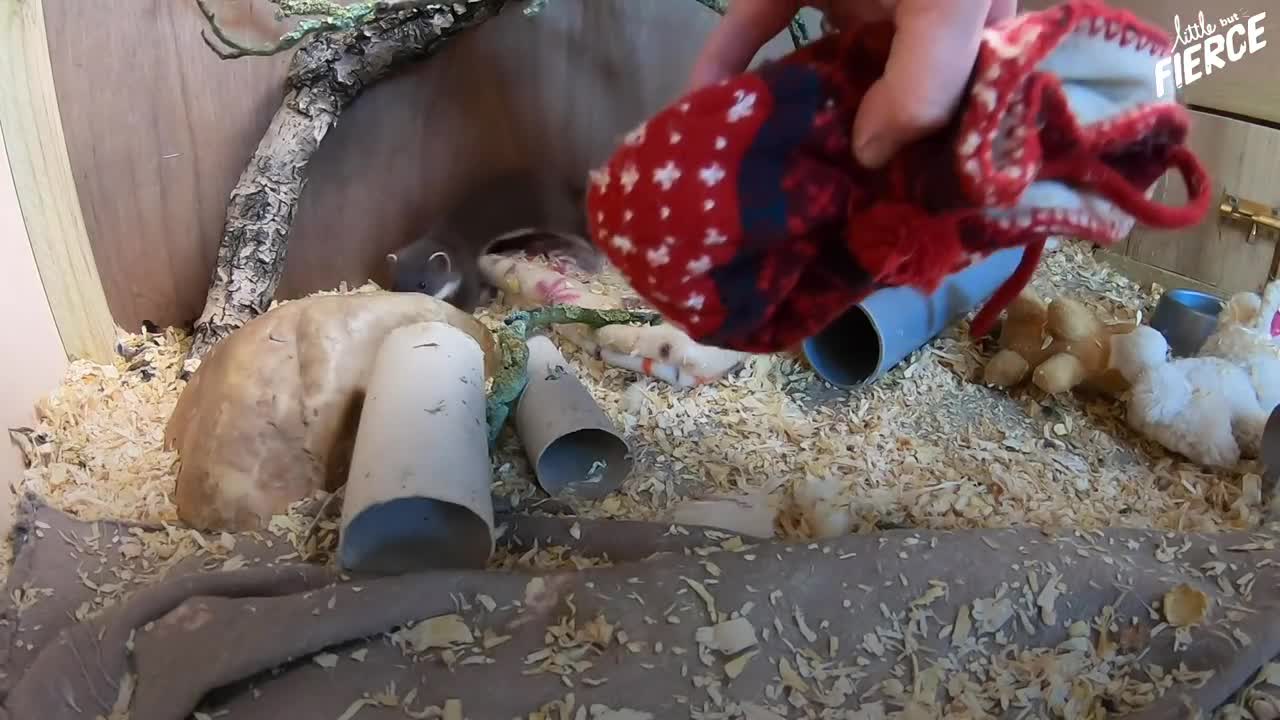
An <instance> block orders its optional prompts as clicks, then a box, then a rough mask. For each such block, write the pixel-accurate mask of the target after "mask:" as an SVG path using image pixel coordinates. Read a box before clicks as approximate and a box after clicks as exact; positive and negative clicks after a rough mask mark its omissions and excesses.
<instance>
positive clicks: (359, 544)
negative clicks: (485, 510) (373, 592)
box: [339, 497, 492, 575]
mask: <svg viewBox="0 0 1280 720" xmlns="http://www.w3.org/2000/svg"><path fill="white" fill-rule="evenodd" d="M491 543H492V538H491V537H490V533H489V527H488V525H486V524H485V521H484V519H483V518H481V517H480V516H478V515H476V514H475V513H474V512H472V511H471V510H469V509H467V508H465V507H463V506H461V505H456V504H454V503H451V502H445V501H443V500H433V499H431V498H425V497H410V498H398V499H395V500H389V501H387V502H383V503H378V504H377V505H374V506H372V507H369V508H366V509H365V510H364V512H362V513H360V514H359V515H357V516H356V517H355V518H353V519H352V520H351V523H350V524H349V525H348V526H347V528H346V532H344V533H343V536H342V543H341V547H340V551H339V552H340V554H341V558H340V560H341V562H342V567H343V568H346V569H348V570H350V571H352V572H360V573H371V574H375V575H400V574H404V573H408V572H417V571H420V570H446V569H448V570H453V569H478V568H483V567H485V565H486V564H487V563H488V562H489V555H490V551H491V548H490V546H491Z"/></svg>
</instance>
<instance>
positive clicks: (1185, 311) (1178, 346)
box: [1151, 288, 1223, 357]
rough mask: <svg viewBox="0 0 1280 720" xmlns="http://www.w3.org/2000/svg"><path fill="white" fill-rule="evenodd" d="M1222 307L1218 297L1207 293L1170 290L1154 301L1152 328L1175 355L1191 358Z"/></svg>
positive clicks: (1186, 289)
mask: <svg viewBox="0 0 1280 720" xmlns="http://www.w3.org/2000/svg"><path fill="white" fill-rule="evenodd" d="M1222 307H1223V302H1222V299H1221V298H1219V297H1217V296H1215V295H1210V294H1209V293H1206V292H1201V291H1199V290H1191V289H1189V288H1177V289H1174V290H1169V291H1168V292H1166V293H1165V294H1164V295H1162V296H1161V297H1160V302H1158V303H1156V311H1155V313H1154V314H1153V315H1152V316H1151V327H1153V328H1155V329H1156V330H1159V331H1160V334H1161V335H1164V338H1165V340H1167V341H1168V342H1169V349H1171V350H1172V351H1173V354H1174V355H1176V356H1178V357H1190V356H1192V355H1195V354H1196V353H1197V352H1200V348H1201V346H1203V345H1204V341H1205V340H1208V339H1209V335H1211V334H1212V333H1213V329H1214V327H1215V326H1217V324H1218V314H1219V313H1221V312H1222Z"/></svg>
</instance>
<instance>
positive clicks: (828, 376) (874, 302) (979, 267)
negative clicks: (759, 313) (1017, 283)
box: [802, 247, 1022, 388]
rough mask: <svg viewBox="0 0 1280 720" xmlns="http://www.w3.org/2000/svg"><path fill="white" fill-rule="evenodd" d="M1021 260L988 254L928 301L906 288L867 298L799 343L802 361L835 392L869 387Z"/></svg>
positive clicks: (1010, 254)
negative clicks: (861, 386)
mask: <svg viewBox="0 0 1280 720" xmlns="http://www.w3.org/2000/svg"><path fill="white" fill-rule="evenodd" d="M1021 259H1022V248H1020V247H1019V248H1009V249H1006V250H1001V251H999V252H996V253H993V254H992V255H990V256H989V257H988V258H987V259H986V260H984V261H982V262H980V263H978V264H976V265H971V266H970V267H967V268H965V269H964V270H961V271H960V272H958V273H956V274H954V275H952V276H951V277H949V278H947V279H946V280H945V281H944V282H943V283H942V286H941V287H939V288H938V289H937V291H935V292H934V293H933V294H932V295H925V294H924V293H921V292H919V291H917V290H913V289H911V288H905V287H896V288H886V289H884V290H880V291H878V292H875V293H872V294H871V295H870V296H869V297H867V299H865V300H863V301H862V302H861V303H859V304H857V305H855V306H853V307H852V308H850V309H849V311H848V312H846V313H845V314H844V315H842V316H840V317H839V318H838V319H837V320H836V321H835V322H833V323H831V324H830V325H828V326H827V327H826V329H824V330H823V331H822V332H820V333H818V334H817V335H815V336H813V337H811V338H809V339H808V340H806V341H804V343H803V344H802V349H803V351H804V355H805V358H806V359H807V360H808V361H809V364H810V365H812V366H813V369H814V371H815V372H817V373H818V376H819V377H821V378H822V379H823V380H826V381H827V382H829V383H831V384H832V385H835V386H836V387H840V388H851V387H856V386H858V385H862V384H865V383H869V382H872V381H874V380H876V379H878V378H879V377H880V376H882V375H884V374H885V373H887V372H889V371H890V370H892V369H893V368H894V367H896V366H897V365H898V363H900V362H902V361H903V360H904V359H905V358H906V357H907V356H908V355H910V354H911V353H913V352H915V351H916V350H919V349H920V348H922V347H924V345H925V344H926V343H928V342H929V341H931V340H933V339H934V338H936V337H937V336H938V335H940V334H941V333H942V331H943V330H945V329H946V328H947V327H948V326H950V325H951V324H952V323H954V322H955V321H956V320H958V319H960V318H961V317H963V316H964V315H965V314H966V313H968V312H970V311H971V310H973V309H974V308H976V307H977V306H978V305H979V304H980V303H982V302H983V301H984V300H986V299H988V298H990V297H991V296H992V295H994V294H995V291H996V290H997V289H998V288H999V287H1000V285H1001V284H1003V283H1004V281H1005V280H1008V279H1009V277H1010V276H1012V275H1013V272H1014V270H1015V269H1017V267H1018V262H1019V261H1020V260H1021Z"/></svg>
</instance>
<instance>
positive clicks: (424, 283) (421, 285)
mask: <svg viewBox="0 0 1280 720" xmlns="http://www.w3.org/2000/svg"><path fill="white" fill-rule="evenodd" d="M418 289H419V290H426V289H427V281H426V280H423V281H422V282H420V283H418Z"/></svg>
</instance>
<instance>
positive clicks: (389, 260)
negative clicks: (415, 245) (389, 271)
mask: <svg viewBox="0 0 1280 720" xmlns="http://www.w3.org/2000/svg"><path fill="white" fill-rule="evenodd" d="M397 262H400V258H398V257H396V254H395V253H387V264H388V265H395V264H396V263H397Z"/></svg>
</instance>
